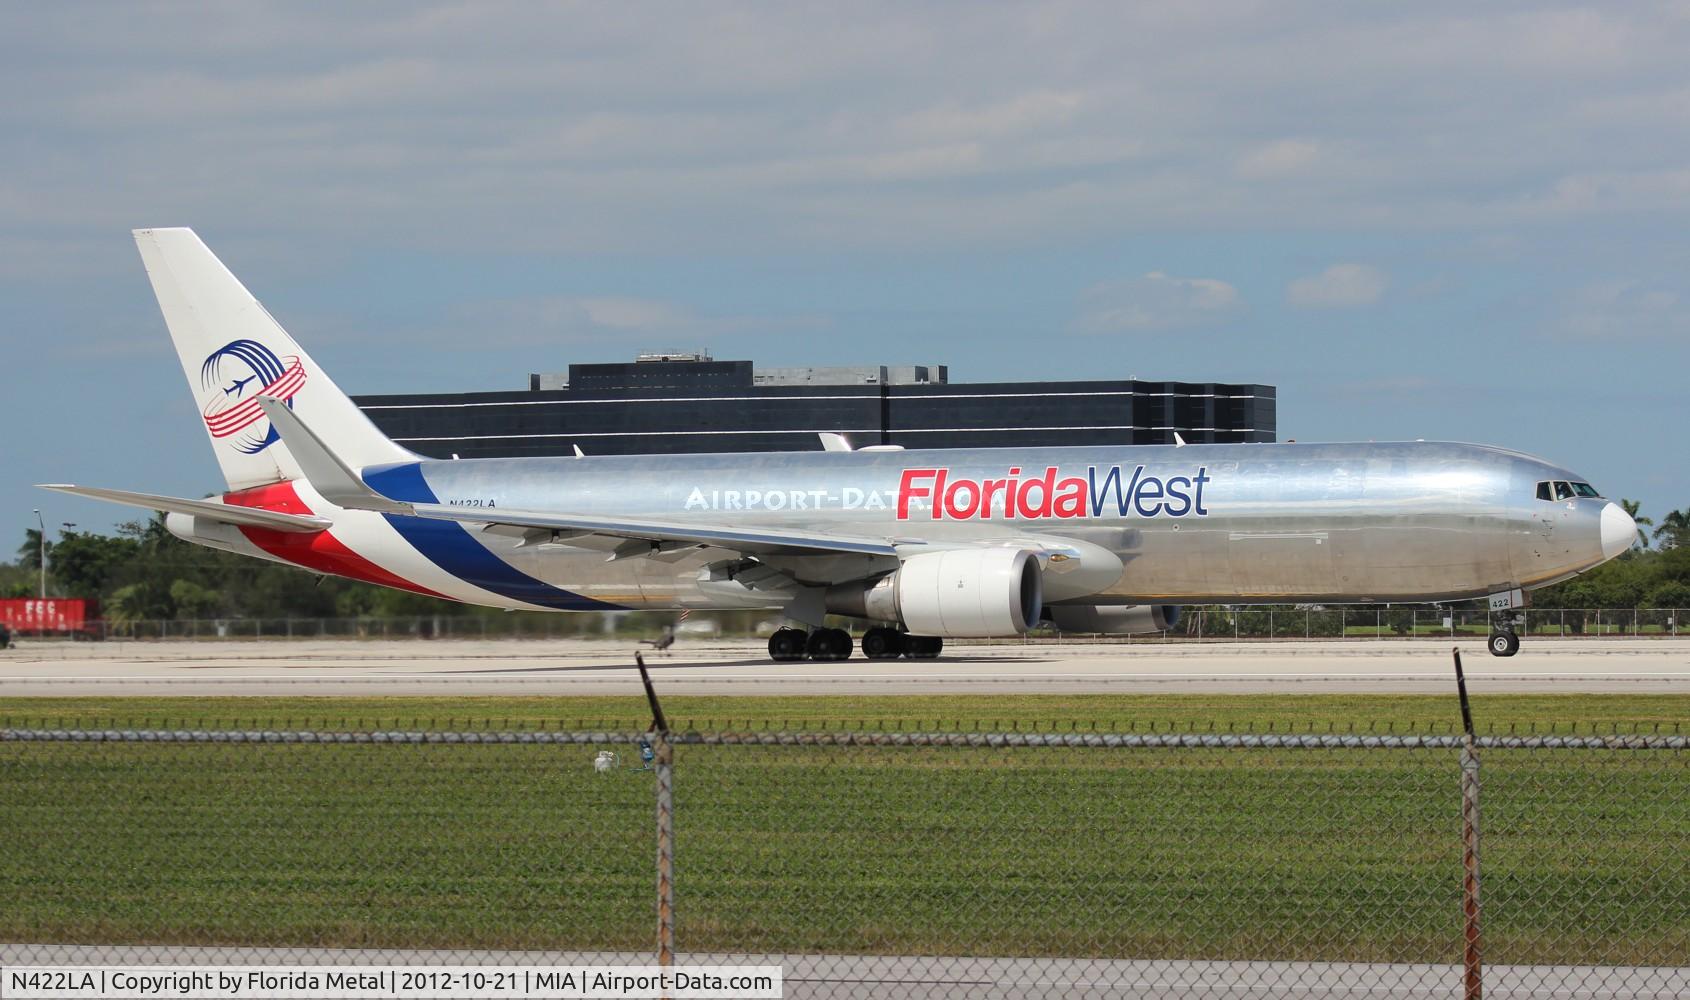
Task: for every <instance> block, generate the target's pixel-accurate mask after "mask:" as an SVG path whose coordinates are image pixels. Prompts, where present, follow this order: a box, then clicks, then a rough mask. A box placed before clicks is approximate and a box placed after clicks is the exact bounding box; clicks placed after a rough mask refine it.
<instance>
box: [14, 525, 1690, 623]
mask: <svg viewBox="0 0 1690 1000" xmlns="http://www.w3.org/2000/svg"><path fill="white" fill-rule="evenodd" d="M1623 503H1624V504H1625V506H1626V509H1627V510H1629V511H1631V512H1632V516H1633V517H1635V518H1636V519H1637V522H1638V525H1639V532H1638V543H1637V545H1636V546H1635V547H1633V548H1632V550H1631V551H1629V552H1627V553H1626V554H1625V555H1623V556H1621V557H1620V558H1618V559H1615V560H1612V561H1610V562H1607V563H1605V564H1603V565H1601V566H1599V567H1597V568H1596V569H1594V570H1591V571H1590V572H1588V573H1583V574H1580V575H1579V576H1577V577H1574V578H1573V579H1571V580H1568V581H1566V582H1564V583H1560V584H1556V585H1555V586H1552V587H1545V588H1543V589H1541V590H1536V591H1533V592H1532V606H1533V607H1536V608H1604V609H1606V608H1690V508H1686V509H1684V510H1675V511H1672V512H1670V513H1668V514H1667V515H1665V516H1664V517H1662V518H1661V519H1660V522H1659V523H1658V524H1656V523H1654V522H1653V521H1651V520H1650V519H1649V518H1647V517H1644V516H1641V515H1640V514H1639V513H1638V511H1637V505H1636V504H1635V503H1634V502H1632V501H1629V500H1628V501H1623ZM1650 529H1653V530H1650ZM41 552H42V545H41V535H40V532H39V530H38V529H36V528H30V529H28V531H26V532H25V537H24V542H23V545H21V546H20V547H19V548H18V556H17V559H16V561H14V562H12V563H10V564H4V563H0V596H4V597H34V596H36V593H37V588H38V587H39V580H40V576H39V573H40V568H41ZM46 555H47V565H48V592H49V595H50V596H56V597H80V598H89V599H93V600H97V601H99V602H100V606H101V610H102V614H103V615H104V617H105V618H106V619H107V620H109V621H113V622H126V621H146V620H156V619H175V620H187V619H209V618H360V617H377V618H401V617H412V616H438V615H475V614H500V613H501V612H498V611H496V610H494V609H487V608H476V607H472V606H469V605H464V604H458V603H456V602H453V601H445V600H441V599H439V598H433V597H426V596H424V595H422V594H413V593H410V592H408V591H400V590H391V589H388V588H386V587H377V586H374V585H372V584H367V583H359V582H357V581H353V580H346V579H342V578H340V577H332V576H327V577H325V576H317V575H316V574H313V573H311V572H309V571H306V570H302V569H298V568H295V567H291V566H285V565H282V564H280V563H271V562H266V561H264V560H260V559H252V558H249V557H246V556H238V555H235V554H233V553H229V552H220V551H217V550H216V549H209V548H205V547H204V546H200V545H191V544H189V543H187V542H184V541H182V540H181V539H179V538H177V537H176V536H174V535H172V534H171V533H170V532H169V531H167V530H166V529H165V527H164V518H163V516H162V515H156V516H154V517H153V518H151V519H150V520H144V521H130V522H128V523H125V524H122V525H120V526H118V528H117V529H116V530H115V531H114V532H112V533H109V534H107V533H102V532H94V531H76V530H74V529H71V528H66V529H65V530H62V531H60V532H59V536H58V538H57V539H56V540H49V541H48V543H47V545H46Z"/></svg>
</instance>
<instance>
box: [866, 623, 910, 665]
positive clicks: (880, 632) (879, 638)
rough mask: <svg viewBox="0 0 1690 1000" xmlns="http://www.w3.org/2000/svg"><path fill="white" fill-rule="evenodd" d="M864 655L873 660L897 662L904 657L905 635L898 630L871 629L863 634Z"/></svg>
mask: <svg viewBox="0 0 1690 1000" xmlns="http://www.w3.org/2000/svg"><path fill="white" fill-rule="evenodd" d="M862 647H863V655H864V656H866V657H868V658H869V659H871V660H896V659H897V658H898V657H900V656H903V655H904V634H903V633H902V632H899V631H898V630H897V629H891V628H871V629H869V630H868V631H867V632H864V633H863V641H862Z"/></svg>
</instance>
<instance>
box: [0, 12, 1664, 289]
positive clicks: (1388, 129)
mask: <svg viewBox="0 0 1690 1000" xmlns="http://www.w3.org/2000/svg"><path fill="white" fill-rule="evenodd" d="M7 27H8V30H9V33H10V36H11V37H16V38H19V39H21V40H23V42H24V44H20V45H19V46H16V47H15V48H16V49H17V51H16V52H15V53H13V58H11V59H8V60H7V61H6V62H5V63H4V65H0V86H3V87H5V89H6V92H7V93H9V94H13V95H15V96H16V97H17V99H16V100H13V101H9V102H7V103H6V104H5V105H4V106H0V135H4V136H6V137H7V138H6V139H5V145H4V147H3V148H0V160H3V162H4V167H5V169H4V170H0V230H5V231H7V232H12V233H21V234H32V233H35V234H40V235H39V236H38V237H36V236H29V235H26V236H25V237H24V238H25V239H35V238H39V239H41V240H42V241H43V242H47V241H50V240H55V239H58V240H62V239H63V238H65V237H66V236H78V237H81V236H86V235H88V234H89V233H92V232H96V231H97V232H99V233H102V234H104V233H109V232H111V231H113V230H115V231H117V232H120V233H121V232H122V231H123V230H125V229H127V228H129V227H130V226H132V225H136V224H143V223H142V222H140V221H138V219H137V217H144V218H145V219H147V220H151V219H155V218H158V217H161V216H170V217H173V218H174V219H176V220H180V221H187V222H189V223H191V224H195V225H200V226H202V227H207V228H209V227H210V226H211V225H212V224H213V223H217V224H220V225H223V226H225V227H226V228H232V229H239V230H242V231H246V232H264V233H267V234H272V237H273V238H275V239H277V240H278V241H287V242H288V243H290V244H297V242H298V234H299V233H301V232H305V231H312V232H319V233H327V234H329V236H330V238H332V239H336V240H357V241H360V242H361V243H362V244H363V245H364V246H369V245H371V244H381V245H383V246H385V247H391V246H404V247H408V248H418V249H423V250H438V249H442V248H450V249H451V250H454V251H466V252H478V251H485V250H496V251H499V252H507V251H508V252H523V251H525V250H537V251H541V252H564V253H568V252H578V251H584V250H590V251H596V252H607V251H608V252H649V251H652V250H653V249H656V250H658V251H659V252H670V251H685V252H693V251H705V252H708V251H713V250H721V249H723V248H728V249H731V250H732V251H733V252H753V253H756V252H776V253H784V252H788V251H790V250H792V249H793V248H809V247H813V246H815V245H816V243H817V242H818V241H822V240H825V241H827V242H828V243H829V244H830V245H839V246H841V247H842V248H844V249H861V248H870V249H885V248H887V247H893V246H898V247H901V246H906V245H909V244H912V243H916V242H920V243H923V244H925V245H928V246H933V247H938V248H940V249H943V250H949V251H958V250H974V249H978V248H979V247H980V244H981V243H982V241H991V242H993V243H996V244H997V245H1002V246H1026V245H1028V244H1029V243H1048V242H1049V241H1052V240H1064V241H1076V240H1084V239H1087V238H1094V237H1097V236H1100V235H1102V236H1105V237H1113V236H1116V235H1119V234H1122V233H1134V232H1146V231H1152V230H1155V229H1157V228H1159V227H1178V228H1188V227H1193V226H1205V225H1209V226H1212V225H1217V224H1218V225H1225V226H1244V227H1248V226H1263V227H1268V228H1275V227H1284V226H1287V225H1290V226H1295V227H1298V228H1299V229H1303V230H1308V229H1319V228H1322V227H1325V228H1343V229H1350V228H1356V227H1361V226H1394V227H1408V228H1414V229H1425V228H1436V227H1446V228H1454V229H1463V228H1467V227H1473V226H1493V227H1494V226H1498V225H1503V226H1513V225H1517V224H1520V223H1522V222H1530V221H1533V220H1541V219H1552V220H1560V219H1565V218H1568V217H1573V218H1587V217H1588V218H1609V217H1611V214H1612V213H1613V212H1614V211H1615V210H1624V211H1645V212H1650V213H1656V214H1658V213H1660V212H1670V213H1677V214H1679V215H1686V214H1690V185H1687V184H1686V182H1685V179H1684V178H1685V169H1686V164H1690V142H1687V141H1686V140H1685V138H1684V136H1683V134H1682V132H1681V131H1680V132H1675V131H1673V130H1671V129H1665V130H1663V129H1662V128H1661V127H1660V123H1661V122H1662V121H1665V120H1670V119H1671V117H1672V113H1673V111H1674V110H1675V109H1681V108H1682V107H1683V106H1684V101H1685V100H1686V98H1685V94H1686V87H1685V82H1684V73H1683V71H1682V53H1683V52H1684V51H1685V50H1686V49H1687V48H1690V19H1684V18H1681V17H1676V16H1674V15H1673V14H1672V12H1671V11H1670V9H1668V8H1659V9H1651V8H1647V7H1639V6H1630V7H1622V6H1617V5H1616V6H1609V7H1595V8H1590V9H1586V10H1569V11H1556V10H1536V9H1532V8H1522V9H1502V8H1486V7H1480V8H1472V7H1459V6H1443V5H1440V4H1436V3H1434V4H1428V5H1420V6H1416V7H1414V8H1412V9H1406V10H1404V11H1393V12H1391V13H1389V14H1383V13H1380V12H1378V11H1376V10H1375V9H1373V8H1370V7H1368V6H1366V5H1352V6H1349V7H1345V8H1342V9H1339V10H1337V11H1332V10H1323V9H1322V10H1316V9H1309V10H1306V11H1305V10H1300V9H1291V10H1286V9H1281V8H1276V7H1270V6H1264V5H1261V4H1259V3H1253V2H1248V0H1236V2H1229V0H1217V2H1215V3H1211V4H1202V5H1195V6H1192V7H1191V8H1190V9H1185V8H1184V7H1181V8H1180V9H1178V10H1176V9H1173V8H1171V7H1168V6H1167V5H1163V6H1161V7H1158V6H1155V5H1151V6H1142V5H1102V6H1087V5H1077V6H1069V5H1063V4H1041V5H1030V6H1013V5H1010V6H986V5H980V6H975V7H970V8H968V9H967V10H966V11H959V10H958V9H955V8H948V7H924V6H921V5H904V4H886V5H884V6H881V7H879V8H874V9H866V10H864V9H859V10H858V12H857V14H856V16H852V17H844V16H840V15H838V14H837V13H836V12H833V11H832V10H831V9H829V8H826V7H825V6H824V7H816V6H811V5H800V4H793V5H782V6H777V7H774V8H769V7H765V6H751V5H739V4H735V3H732V2H725V3H721V4H710V5H676V6H672V7H669V8H667V9H653V8H650V7H642V6H631V5H620V6H618V5H601V6H598V7H588V8H578V7H573V6H562V5H559V6H540V7H534V6H522V7H519V8H512V7H507V6H502V5H500V4H497V3H493V2H488V3H480V4H462V5H453V6H421V5H418V6H411V7H403V8H397V9H392V8H385V7H374V6H368V5H355V4H354V5H329V6H324V7H320V8H313V9H311V10H309V11H301V10H300V9H299V8H298V7H297V6H296V5H288V4H265V3H261V2H253V3H247V4H242V5H240V6H239V7H238V8H234V7H229V8H210V9H208V8H202V7H195V6H191V5H190V6H183V5H175V4H159V5H152V6H150V5H147V4H145V3H141V2H137V3H134V4H129V5H124V6H122V7H119V8H115V9H114V10H112V11H110V12H108V13H107V15H106V16H102V17H101V18H98V19H94V20H93V21H90V20H89V19H88V18H87V17H86V16H84V15H83V14H82V13H81V12H80V11H78V9H77V8H76V7H75V6H74V5H63V4H59V5H53V4H37V5H28V6H25V7H20V8H19V9H18V11H17V12H15V13H13V14H12V16H11V17H10V18H9V19H8V23H7ZM1270 29H1271V30H1270ZM701 38H705V39H709V40H710V44H707V45H701V44H698V43H697V39H701ZM1575 84H1576V85H1575ZM1314 136H1318V139H1316V138H1313V137H1314ZM1269 179H1271V180H1272V181H1273V186H1272V189H1271V191H1272V197H1264V196H1263V195H1262V189H1263V181H1264V180H1269ZM941 182H943V183H941ZM44 260H45V258H44ZM23 263H24V265H25V266H26V267H27V254H26V255H25V259H24V262H23ZM38 271H39V272H40V273H42V274H47V273H50V268H49V266H48V265H46V264H45V263H44V264H43V265H42V266H41V267H39V268H38Z"/></svg>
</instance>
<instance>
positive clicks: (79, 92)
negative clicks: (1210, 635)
mask: <svg viewBox="0 0 1690 1000" xmlns="http://www.w3.org/2000/svg"><path fill="white" fill-rule="evenodd" d="M0 28H3V30H0V88H3V92H4V93H5V95H6V99H5V100H4V101H0V372H3V374H4V379H3V382H0V534H3V533H4V532H5V531H13V532H15V534H14V535H13V536H12V537H16V538H18V539H19V540H20V541H21V538H22V533H23V530H24V528H25V527H26V526H30V525H33V524H34V522H35V516H34V515H33V514H32V513H31V511H32V509H33V508H41V509H42V512H43V513H42V516H43V518H44V520H45V521H46V522H47V524H48V526H49V531H50V532H52V531H56V530H57V528H58V526H59V525H60V524H62V523H64V522H67V521H68V522H73V523H77V524H79V525H81V526H82V527H84V528H103V527H106V526H109V525H111V524H113V523H115V522H117V521H120V520H124V519H127V518H128V517H129V516H130V515H128V514H126V513H125V512H124V511H123V510H122V509H121V508H112V507H106V506H104V505H99V504H95V503H92V502H85V501H78V500H73V499H71V498H67V497H63V496H61V495H57V494H51V493H46V492H43V491H39V490H35V489H33V488H32V486H31V485H30V484H33V483H38V482H78V483H82V484H86V485H100V486H114V487H119V488H128V489H138V490H142V491H146V492H158V493H169V494H176V495H182V496H203V495H205V494H206V493H209V492H212V491H214V490H216V489H218V488H219V487H220V485H221V482H220V479H219V476H218V473H217V469H216V465H215V463H214V461H213V459H212V456H211V451H210V446H209V444H208V443H207V441H206V439H205V436H204V433H203V430H202V429H201V428H200V427H199V426H198V411H197V404H196V403H195V400H194V396H193V394H192V393H191V392H190V391H189V389H188V387H187V385H186V383H185V381H184V378H183V375H182V372H181V369H180V367H179V366H178V364H177V362H176V359H175V356H174V354H173V352H172V350H171V347H170V344H169V341H168V337H167V334H166V332H165V329H164V325H163V321H162V319H161V318H160V316H159V313H158V309H157V306H156V304H155V302H154V300H153V297H152V294H151V289H150V287H149V286H148V284H147V281H146V276H145V273H144V271H143V270H142V268H141V264H140V260H139V258H138V256H137V255H136V252H135V249H134V244H133V241H132V239H131V237H130V235H129V230H131V229H133V228H137V227H148V226H191V227H193V228H194V229H196V230H197V231H198V232H199V234H200V235H201V237H202V238H204V239H205V241H206V242H207V243H208V244H209V245H210V246H211V248H212V249H213V251H215V252H216V253H218V254H219V256H221V257H222V258H223V260H224V261H225V263H227V264H228V265H229V266H230V268H231V269H232V270H233V271H234V272H235V273H236V274H237V275H239V276H240V277H241V278H242V280H243V281H244V282H245V283H246V284H247V286H248V288H250V289H251V290H252V291H253V292H254V293H255V294H256V295H257V296H258V297H259V298H260V299H261V300H262V301H263V302H264V304H265V305H266V307H267V308H268V309H269V310H270V312H271V313H272V314H274V315H275V316H276V317H277V319H278V320H280V322H281V323H282V324H283V325H284V326H285V327H287V328H288V330H289V331H290V332H291V333H292V334H293V335H294V337H295V338H296V339H298V340H299V341H301V342H302V343H303V344H304V345H305V346H306V347H307V348H308V349H309V350H310V351H311V353H312V355H313V357H314V358H315V359H316V361H317V363H318V364H319V365H321V366H322V367H324V368H326V369H327V370H329V371H330V372H331V373H332V374H333V375H334V377H335V380H336V381H337V382H338V383H339V384H340V385H341V386H342V388H344V389H346V390H348V391H349V392H354V393H384V392H454V391H470V390H489V389H518V388H523V387H525V386H526V385H527V373H529V372H533V371H560V370H562V369H564V368H565V367H566V366H567V365H568V364H570V363H571V362H577V361H615V360H627V359H630V358H631V357H632V356H633V354H635V353H636V352H637V351H639V350H641V349H646V348H653V347H680V348H708V349H710V350H711V351H712V352H713V354H714V355H715V356H716V357H718V358H750V359H753V360H754V361H756V362H757V363H758V364H760V365H767V366H784V365H806V364H818V365H831V364H910V363H937V364H948V365H949V366H950V372H951V378H952V379H953V380H957V381H991V380H1009V379H1029V378H1036V379H1079V378H1128V377H1138V378H1144V379H1158V380H1163V379H1166V380H1182V381H1204V382H1206V381H1229V382H1262V383H1268V384H1272V385H1276V386H1277V387H1278V390H1279V434H1280V437H1281V439H1282V440H1283V439H1286V438H1295V439H1297V440H1299V441H1316V440H1318V441H1333V440H1366V439H1377V440H1387V439H1399V440H1400V439H1413V438H1427V439H1453V440H1465V441H1481V442H1486V443H1492V444H1500V445H1505V446H1509V447H1513V448H1518V449H1521V450H1524V451H1528V452H1532V453H1535V454H1539V455H1542V456H1544V457H1546V458H1550V459H1552V460H1554V461H1557V462H1559V463H1561V464H1564V465H1566V466H1569V467H1571V468H1572V469H1574V470H1577V471H1578V472H1579V473H1581V474H1582V475H1584V476H1586V477H1587V478H1589V479H1590V480H1591V481H1592V482H1594V483H1595V484H1596V485H1597V486H1598V487H1599V488H1600V489H1602V490H1603V491H1604V492H1605V493H1607V494H1608V495H1610V496H1616V497H1619V496H1623V497H1631V498H1636V499H1639V500H1641V501H1642V503H1643V513H1644V514H1645V515H1649V514H1654V515H1655V516H1656V517H1657V518H1658V517H1659V515H1660V514H1662V513H1664V512H1665V511H1667V510H1669V509H1673V508H1680V507H1687V506H1690V461H1687V459H1690V402H1687V391H1686V390H1687V388H1690V60H1686V59H1685V58H1684V53H1685V52H1690V7H1686V6H1685V5H1683V4H1662V5H1659V6H1656V5H1652V4H1647V3H1635V4H1603V5H1589V6H1575V5H1558V4H1553V3H1531V4H1509V3H1492V4H1471V3H1465V2H1464V3H1440V2H1424V3H1417V4H1404V5H1395V4H1391V5H1386V4H1353V3H1297V2H1278V3H1260V2H1243V0H1241V2H1215V3H1205V2H1192V3H1178V4H1166V3H1158V4H1150V3H1142V4H1129V3H1096V4H1074V3H1064V2H1041V3H1037V4H992V3H982V2H969V3H955V4H951V3H911V2H901V3H890V4H884V5H881V4H874V3H853V4H836V3H818V4H806V3H783V4H737V3H731V2H720V3H711V4H579V5H576V4H563V3H554V4H537V3H519V4H511V5H502V4H498V3H492V2H475V3H463V4H419V3H404V4H382V3H359V4H320V5H303V4H263V3H256V2H254V3H243V4H225V5H204V6H201V5H195V4H175V3H165V4H149V3H139V2H137V3H126V4H110V5H93V4H13V5H9V6H8V7H7V8H6V9H5V11H4V13H3V14H0ZM6 525H10V526H11V527H10V528H6V527H5V526H6ZM9 551H10V545H9V544H7V545H4V546H0V557H5V556H7V555H9Z"/></svg>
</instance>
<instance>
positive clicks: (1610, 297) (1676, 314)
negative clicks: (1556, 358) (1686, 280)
mask: <svg viewBox="0 0 1690 1000" xmlns="http://www.w3.org/2000/svg"><path fill="white" fill-rule="evenodd" d="M1552 332H1554V333H1556V334H1558V335H1560V336H1563V337H1569V338H1575V339H1580V340H1603V341H1615V340H1648V339H1659V338H1674V339H1683V338H1687V337H1690V308H1686V305H1685V302H1684V299H1683V297H1682V296H1681V295H1680V294H1679V293H1678V292H1677V291H1675V290H1673V289H1670V288H1663V287H1661V286H1659V285H1653V284H1650V283H1647V282H1644V281H1640V280H1637V279H1635V278H1613V279H1608V280H1604V281H1593V282H1589V283H1587V284H1585V285H1582V286H1580V287H1578V288H1576V289H1574V290H1573V291H1572V292H1571V293H1570V294H1569V295H1568V296H1567V297H1566V298H1565V300H1564V301H1563V303H1562V306H1561V316H1560V318H1559V319H1558V321H1557V322H1556V323H1555V324H1554V326H1553V327H1552Z"/></svg>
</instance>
